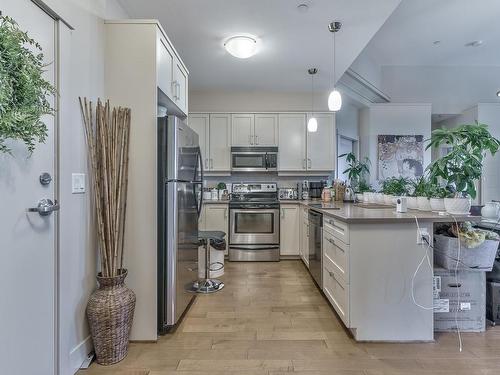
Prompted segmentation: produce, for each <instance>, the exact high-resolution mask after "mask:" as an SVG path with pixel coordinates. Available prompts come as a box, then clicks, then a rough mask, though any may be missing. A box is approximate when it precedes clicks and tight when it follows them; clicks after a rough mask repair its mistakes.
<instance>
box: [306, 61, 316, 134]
mask: <svg viewBox="0 0 500 375" xmlns="http://www.w3.org/2000/svg"><path fill="white" fill-rule="evenodd" d="M307 72H308V73H309V74H310V75H311V113H312V114H311V117H310V118H309V121H307V131H308V132H309V133H314V132H315V131H317V130H318V120H316V117H314V75H315V74H316V73H318V69H316V68H311V69H308V70H307Z"/></svg>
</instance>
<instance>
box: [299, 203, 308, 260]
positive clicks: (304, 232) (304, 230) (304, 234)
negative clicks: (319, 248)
mask: <svg viewBox="0 0 500 375" xmlns="http://www.w3.org/2000/svg"><path fill="white" fill-rule="evenodd" d="M301 217H302V221H301V224H302V225H301V239H300V243H301V251H302V254H301V255H302V260H303V261H304V263H305V265H306V266H307V267H309V218H308V210H307V208H303V210H302V215H301Z"/></svg>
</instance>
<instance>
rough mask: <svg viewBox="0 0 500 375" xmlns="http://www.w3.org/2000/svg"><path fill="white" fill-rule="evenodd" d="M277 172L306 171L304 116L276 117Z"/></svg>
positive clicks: (281, 115) (288, 115)
mask: <svg viewBox="0 0 500 375" xmlns="http://www.w3.org/2000/svg"><path fill="white" fill-rule="evenodd" d="M278 128H279V130H278V148H279V164H278V171H279V172H282V171H305V170H306V115H305V114H300V113H297V114H280V115H279V116H278Z"/></svg>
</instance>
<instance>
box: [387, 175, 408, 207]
mask: <svg viewBox="0 0 500 375" xmlns="http://www.w3.org/2000/svg"><path fill="white" fill-rule="evenodd" d="M408 185H409V180H408V179H407V178H405V177H399V178H398V177H391V178H388V179H386V180H385V181H384V182H382V192H383V193H384V203H385V204H387V205H393V204H396V198H397V197H401V196H406V195H408Z"/></svg>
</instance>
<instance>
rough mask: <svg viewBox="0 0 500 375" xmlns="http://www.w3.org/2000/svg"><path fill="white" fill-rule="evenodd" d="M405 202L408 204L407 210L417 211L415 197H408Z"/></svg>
mask: <svg viewBox="0 0 500 375" xmlns="http://www.w3.org/2000/svg"><path fill="white" fill-rule="evenodd" d="M406 202H407V203H408V208H409V209H410V210H417V209H418V204H417V197H408V199H407V201H406Z"/></svg>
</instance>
